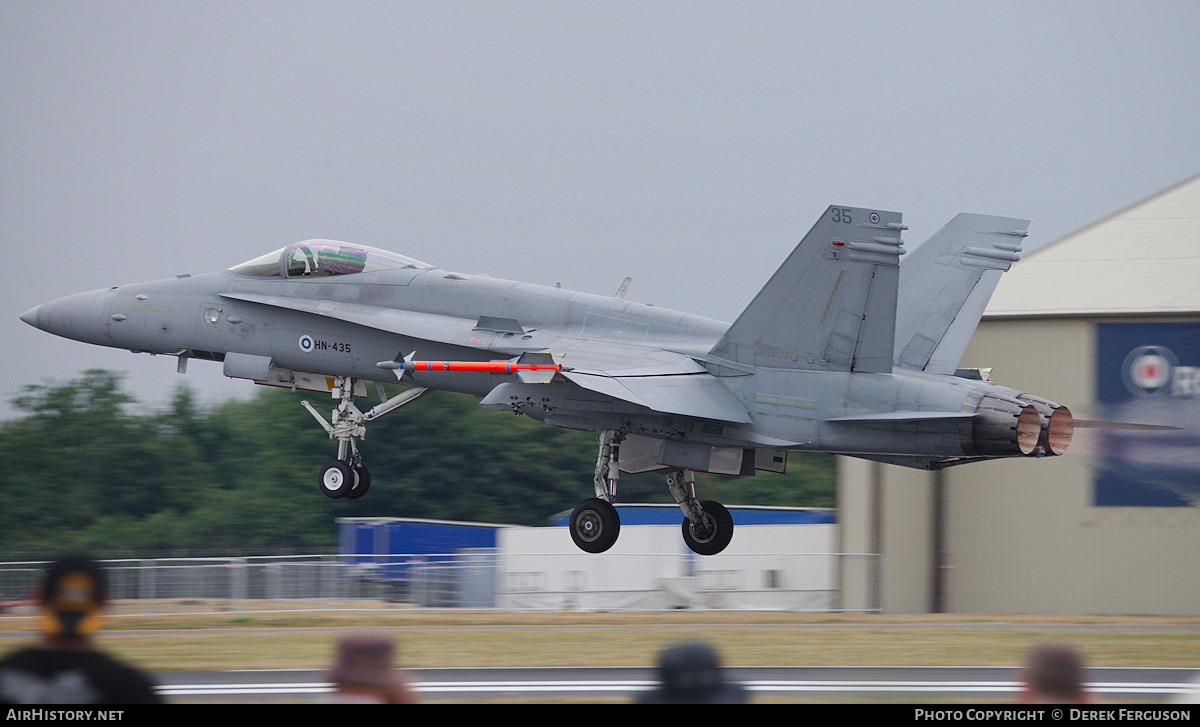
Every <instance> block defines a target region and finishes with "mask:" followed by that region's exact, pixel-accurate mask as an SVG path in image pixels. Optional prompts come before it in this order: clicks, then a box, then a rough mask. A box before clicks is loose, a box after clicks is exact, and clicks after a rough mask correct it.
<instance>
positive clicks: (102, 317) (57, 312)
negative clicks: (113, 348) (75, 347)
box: [21, 289, 113, 346]
mask: <svg viewBox="0 0 1200 727" xmlns="http://www.w3.org/2000/svg"><path fill="white" fill-rule="evenodd" d="M112 295H113V292H112V290H111V289H110V290H93V291H91V292H88V293H77V294H75V295H68V296H67V297H65V298H59V299H58V300H52V301H50V302H49V303H42V304H41V305H39V306H37V307H35V308H30V309H29V310H27V311H25V312H24V313H22V314H21V320H23V321H25V322H26V323H28V324H29V325H31V326H33V327H34V328H40V329H41V330H43V331H46V332H47V333H53V334H54V335H56V336H62V337H63V338H70V339H74V340H76V341H83V342H85V343H95V344H98V345H101V346H108V345H111V339H110V338H109V335H108V325H107V318H108V304H109V301H110V300H111V299H112Z"/></svg>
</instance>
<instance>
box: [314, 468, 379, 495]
mask: <svg viewBox="0 0 1200 727" xmlns="http://www.w3.org/2000/svg"><path fill="white" fill-rule="evenodd" d="M319 480H320V484H321V492H323V493H325V496H326V497H331V498H334V499H337V498H342V497H344V498H346V499H347V500H357V499H358V498H360V497H362V496H363V495H365V494H367V489H368V488H370V486H371V472H370V470H368V469H367V468H366V467H364V466H363V465H362V464H357V465H351V464H347V463H346V462H343V461H341V460H340V459H331V460H329V461H328V462H326V463H325V466H324V467H322V468H321V474H320V477H319Z"/></svg>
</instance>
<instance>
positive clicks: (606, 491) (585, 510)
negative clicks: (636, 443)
mask: <svg viewBox="0 0 1200 727" xmlns="http://www.w3.org/2000/svg"><path fill="white" fill-rule="evenodd" d="M624 438H625V435H624V434H623V433H622V432H618V431H612V430H609V431H605V432H603V433H601V435H600V454H599V456H598V457H597V458H596V476H595V484H596V496H595V497H591V498H588V499H587V500H584V501H583V502H581V503H579V505H577V506H576V507H575V510H574V511H573V512H572V513H571V519H570V522H569V523H568V529H569V530H570V531H571V539H572V540H574V541H575V545H577V546H579V548H580V549H581V550H584V551H587V552H588V553H603V552H604V551H606V550H608V549H609V548H611V547H612V546H613V545H614V544H615V543H616V542H617V535H618V534H620V531H621V519H620V517H618V515H617V510H616V508H614V507H613V505H612V503H613V502H615V501H616V499H617V479H618V478H619V477H620V474H621V467H620V464H621V453H620V446H621V441H622V440H623V439H624ZM667 488H668V489H669V490H670V491H671V494H672V495H673V496H674V497H675V502H677V503H679V509H681V510H683V515H684V518H683V540H684V542H686V543H687V546H688V547H689V548H691V549H692V551H693V552H695V553H698V554H700V555H716V554H717V553H720V552H721V551H722V550H725V548H726V546H728V545H729V541H730V540H731V539H732V538H733V516H732V515H730V514H729V510H727V509H726V508H725V506H723V505H722V504H721V503H719V502H716V501H713V500H705V501H703V502H701V501H700V500H697V499H696V475H695V473H693V472H692V471H691V470H672V471H671V473H670V474H668V475H667Z"/></svg>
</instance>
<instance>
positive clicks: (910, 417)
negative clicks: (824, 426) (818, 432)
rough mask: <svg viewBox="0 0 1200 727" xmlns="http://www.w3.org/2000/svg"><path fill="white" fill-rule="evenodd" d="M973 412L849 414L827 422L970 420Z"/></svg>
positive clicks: (973, 414)
mask: <svg viewBox="0 0 1200 727" xmlns="http://www.w3.org/2000/svg"><path fill="white" fill-rule="evenodd" d="M974 416H975V412H961V411H885V412H879V413H876V414H851V415H849V416H842V417H833V418H832V419H826V420H825V421H827V422H841V423H847V424H848V423H868V424H870V423H886V422H920V421H931V420H937V419H970V418H972V417H974Z"/></svg>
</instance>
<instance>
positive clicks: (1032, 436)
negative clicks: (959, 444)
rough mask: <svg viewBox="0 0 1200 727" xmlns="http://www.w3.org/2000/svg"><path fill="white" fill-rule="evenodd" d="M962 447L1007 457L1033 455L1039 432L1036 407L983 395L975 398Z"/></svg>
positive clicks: (1039, 416) (1039, 436)
mask: <svg viewBox="0 0 1200 727" xmlns="http://www.w3.org/2000/svg"><path fill="white" fill-rule="evenodd" d="M975 412H976V415H975V417H974V418H973V419H972V420H971V421H972V424H971V427H970V436H969V441H964V442H963V449H964V450H965V451H967V452H968V453H969V454H972V455H974V456H984V457H1011V456H1015V455H1024V454H1033V453H1034V451H1035V450H1036V449H1037V446H1038V440H1039V439H1040V438H1041V435H1042V424H1041V415H1040V414H1038V410H1037V408H1036V407H1034V406H1032V405H1029V404H1023V403H1022V402H1019V401H1016V400H1014V399H1009V398H1006V397H1001V396H996V395H995V394H987V395H985V396H984V397H983V398H982V399H980V400H979V404H978V406H977V407H976V410H975Z"/></svg>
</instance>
